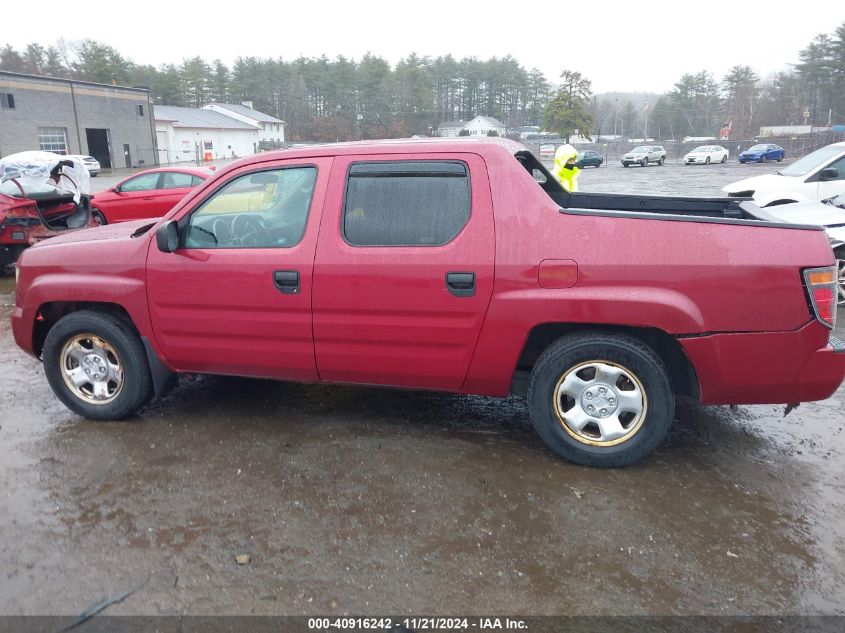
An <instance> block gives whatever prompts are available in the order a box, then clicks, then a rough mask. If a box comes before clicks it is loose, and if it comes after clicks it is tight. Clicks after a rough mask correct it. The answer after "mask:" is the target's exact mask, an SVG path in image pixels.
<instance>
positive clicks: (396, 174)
mask: <svg viewBox="0 0 845 633" xmlns="http://www.w3.org/2000/svg"><path fill="white" fill-rule="evenodd" d="M469 212H470V188H469V175H468V172H467V168H466V165H465V164H464V163H461V162H456V161H454V162H453V161H397V162H389V163H357V164H355V165H352V167H351V168H350V170H349V178H348V181H347V185H346V202H345V205H344V211H343V234H344V237H345V238H346V241H347V242H349V243H350V244H352V245H354V246H439V245H442V244H446V243H447V242H449V241H451V240H452V239H453V238H454V237H455V236H456V235H457V234H458V233H460V231H461V229H462V228H463V227H464V226H465V225H466V223H467V220H468V219H469Z"/></svg>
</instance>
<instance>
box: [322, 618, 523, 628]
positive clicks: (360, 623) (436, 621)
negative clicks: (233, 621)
mask: <svg viewBox="0 0 845 633" xmlns="http://www.w3.org/2000/svg"><path fill="white" fill-rule="evenodd" d="M308 629H309V630H311V631H332V630H361V629H370V630H390V631H396V630H412V631H467V630H473V629H475V630H479V631H493V630H514V631H515V630H525V629H527V624H526V622H525V620H522V619H519V618H497V617H492V618H487V617H478V618H461V617H457V618H448V617H413V618H395V619H394V618H386V617H377V618H365V617H353V618H350V617H345V618H309V619H308Z"/></svg>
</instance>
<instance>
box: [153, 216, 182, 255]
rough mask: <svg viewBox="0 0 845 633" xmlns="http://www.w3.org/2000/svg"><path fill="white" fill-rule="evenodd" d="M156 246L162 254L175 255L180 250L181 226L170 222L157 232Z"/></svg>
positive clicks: (172, 221) (173, 221)
mask: <svg viewBox="0 0 845 633" xmlns="http://www.w3.org/2000/svg"><path fill="white" fill-rule="evenodd" d="M156 246H158V250H160V251H161V252H162V253H175V252H176V249H178V248H179V225H178V224H177V223H176V220H169V221H167V222H165V223H164V224H162V225H161V226H160V227H158V230H157V231H156Z"/></svg>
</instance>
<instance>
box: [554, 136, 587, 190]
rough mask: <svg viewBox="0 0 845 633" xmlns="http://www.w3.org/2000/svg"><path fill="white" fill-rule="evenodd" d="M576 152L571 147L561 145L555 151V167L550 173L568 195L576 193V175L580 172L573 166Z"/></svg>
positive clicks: (576, 156) (576, 155)
mask: <svg viewBox="0 0 845 633" xmlns="http://www.w3.org/2000/svg"><path fill="white" fill-rule="evenodd" d="M576 158H578V151H577V150H576V149H575V148H574V147H572V145H569V144H567V145H561V146H560V147H558V148H557V150H555V166H554V168H553V169H552V173H553V174H554V175H555V178H557V179H558V180H559V181H560V184H561V185H563V188H564V189H566V191H569V192H570V193H572V192H574V191H578V174H579V173H581V170H580V169H578V168H577V167H576V166H575V159H576Z"/></svg>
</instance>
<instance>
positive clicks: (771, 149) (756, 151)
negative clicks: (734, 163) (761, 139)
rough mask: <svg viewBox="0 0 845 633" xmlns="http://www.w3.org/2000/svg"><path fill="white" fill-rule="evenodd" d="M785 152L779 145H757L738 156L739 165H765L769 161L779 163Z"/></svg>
mask: <svg viewBox="0 0 845 633" xmlns="http://www.w3.org/2000/svg"><path fill="white" fill-rule="evenodd" d="M784 156H786V152H785V151H784V149H783V148H782V147H781V146H780V145H773V144H771V143H759V144H758V145H754V146H752V147H749V148H748V149H747V150H745V151H744V152H742V153H741V154H740V155H739V162H740V163H765V162H767V161H770V160H776V161H777V162H780V161H782V160H783V157H784Z"/></svg>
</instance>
